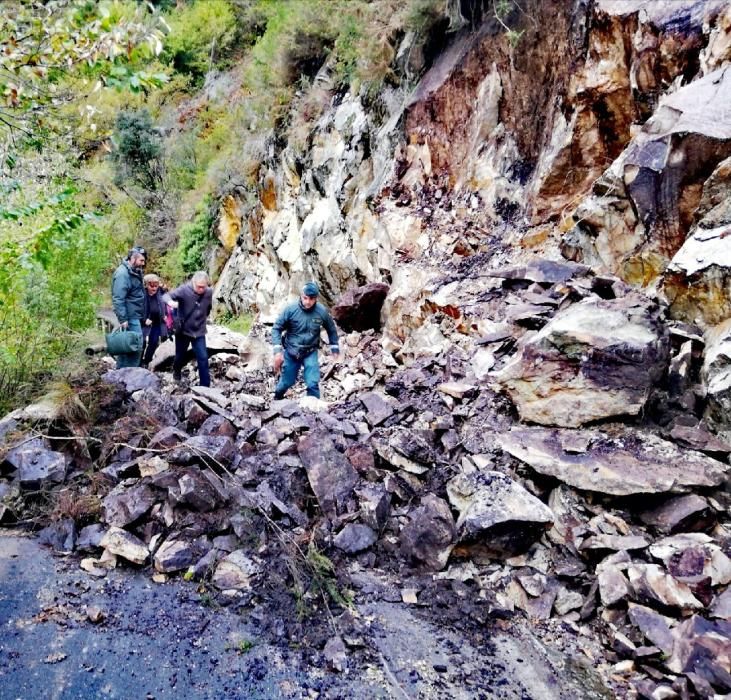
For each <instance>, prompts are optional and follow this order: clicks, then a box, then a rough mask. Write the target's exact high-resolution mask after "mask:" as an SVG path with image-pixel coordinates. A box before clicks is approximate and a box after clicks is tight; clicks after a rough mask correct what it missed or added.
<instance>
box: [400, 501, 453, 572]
mask: <svg viewBox="0 0 731 700" xmlns="http://www.w3.org/2000/svg"><path fill="white" fill-rule="evenodd" d="M455 536H456V528H455V524H454V519H453V518H452V512H451V511H450V510H449V505H447V503H446V501H443V500H442V499H441V498H438V497H437V496H435V495H434V494H429V495H427V496H425V497H424V498H422V499H421V505H420V506H419V507H418V508H416V509H415V510H413V511H412V512H411V513H409V523H408V524H407V525H405V526H404V528H403V530H401V534H400V536H399V542H400V547H401V554H402V556H403V557H404V558H405V559H406V560H407V561H410V562H413V563H416V564H421V565H423V566H425V567H426V568H428V569H430V570H432V571H439V570H441V569H443V568H444V567H445V566H446V565H447V560H448V559H449V555H450V553H451V552H452V548H453V547H454V541H455Z"/></svg>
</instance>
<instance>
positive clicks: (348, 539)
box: [333, 523, 378, 554]
mask: <svg viewBox="0 0 731 700" xmlns="http://www.w3.org/2000/svg"><path fill="white" fill-rule="evenodd" d="M377 539H378V538H377V536H376V533H375V532H373V530H371V528H369V527H368V526H367V525H361V524H360V523H348V524H347V525H346V526H345V527H344V528H343V529H342V530H341V531H340V532H338V534H337V535H335V537H334V539H333V544H334V545H335V546H336V547H337V548H338V549H342V550H343V551H344V552H347V553H348V554H355V553H356V552H362V551H363V550H364V549H368V547H370V546H371V545H372V544H374V543H375V541H376V540H377Z"/></svg>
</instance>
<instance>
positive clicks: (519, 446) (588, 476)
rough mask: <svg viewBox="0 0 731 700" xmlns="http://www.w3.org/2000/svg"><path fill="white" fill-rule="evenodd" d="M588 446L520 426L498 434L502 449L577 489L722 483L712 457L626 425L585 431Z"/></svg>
mask: <svg viewBox="0 0 731 700" xmlns="http://www.w3.org/2000/svg"><path fill="white" fill-rule="evenodd" d="M582 435H584V436H585V437H586V438H587V440H586V447H585V448H584V447H582V448H581V449H580V450H576V449H574V448H573V446H572V445H569V444H568V443H565V440H566V438H567V437H569V438H570V441H571V443H572V444H573V442H574V438H575V436H574V435H573V434H572V433H571V431H565V430H551V429H548V428H515V429H513V430H511V431H510V432H509V433H507V434H504V435H501V436H499V438H498V440H499V443H500V445H501V446H502V448H503V449H504V450H505V451H506V452H509V453H510V454H512V455H513V456H514V457H517V458H518V459H520V460H521V461H523V462H525V463H526V464H529V465H530V466H531V467H533V469H535V470H536V471H537V472H539V473H540V474H545V475H548V476H553V477H555V478H557V479H560V480H561V481H563V482H564V483H567V484H569V485H570V486H573V487H574V488H578V489H583V490H586V491H598V492H600V493H606V494H611V495H615V496H627V495H630V494H635V493H663V492H667V491H674V492H677V491H683V490H686V489H687V487H691V486H717V485H719V484H721V483H722V482H723V481H724V479H725V478H726V477H725V471H726V465H725V464H723V463H722V462H719V461H717V460H715V459H712V458H711V457H707V456H705V455H702V454H699V453H697V452H690V451H688V450H681V449H680V448H678V447H677V445H675V444H673V443H671V442H668V441H666V440H662V439H661V438H659V437H657V436H655V435H652V434H651V433H647V432H641V431H639V430H636V429H634V428H630V427H626V426H622V427H621V428H620V429H618V430H617V431H615V432H609V429H607V431H599V430H592V431H582Z"/></svg>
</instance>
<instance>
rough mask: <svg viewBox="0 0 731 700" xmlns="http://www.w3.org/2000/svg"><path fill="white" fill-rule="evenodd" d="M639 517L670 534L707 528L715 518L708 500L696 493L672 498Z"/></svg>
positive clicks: (647, 523)
mask: <svg viewBox="0 0 731 700" xmlns="http://www.w3.org/2000/svg"><path fill="white" fill-rule="evenodd" d="M639 517H640V520H642V522H643V523H645V524H646V525H652V527H654V528H656V529H657V530H659V531H660V532H662V533H665V534H668V535H672V534H675V533H676V532H693V531H695V530H705V529H706V528H707V527H709V526H710V525H711V524H712V523H713V521H714V519H715V518H714V516H713V513H712V511H711V508H710V505H709V503H708V501H707V500H706V499H705V498H703V497H702V496H699V495H697V494H695V493H689V494H687V495H684V496H677V497H675V498H670V499H668V500H667V501H665V502H664V503H663V504H662V505H660V506H657V507H656V508H653V509H652V510H646V511H644V512H642V513H640V516H639Z"/></svg>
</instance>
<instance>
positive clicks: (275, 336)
mask: <svg viewBox="0 0 731 700" xmlns="http://www.w3.org/2000/svg"><path fill="white" fill-rule="evenodd" d="M287 312H288V309H284V311H282V313H281V314H279V316H278V317H277V320H276V321H274V325H273V326H272V345H273V347H272V352H273V358H272V365H273V366H274V374H279V370H281V369H282V364H283V363H284V352H283V350H284V347H283V345H282V333H286V330H287V324H288V323H289V314H288V313H287Z"/></svg>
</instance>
